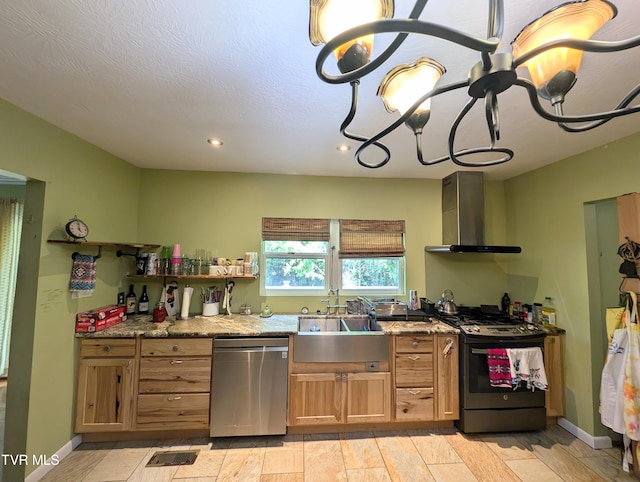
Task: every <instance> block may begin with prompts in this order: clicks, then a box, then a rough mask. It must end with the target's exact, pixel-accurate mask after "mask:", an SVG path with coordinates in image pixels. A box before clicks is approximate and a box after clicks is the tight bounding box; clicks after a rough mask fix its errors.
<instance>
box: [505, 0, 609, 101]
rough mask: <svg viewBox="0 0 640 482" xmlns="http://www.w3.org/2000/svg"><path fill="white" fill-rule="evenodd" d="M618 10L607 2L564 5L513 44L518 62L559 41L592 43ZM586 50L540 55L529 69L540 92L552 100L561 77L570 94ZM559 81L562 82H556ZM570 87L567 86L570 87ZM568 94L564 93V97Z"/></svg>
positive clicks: (527, 64) (591, 0)
mask: <svg viewBox="0 0 640 482" xmlns="http://www.w3.org/2000/svg"><path fill="white" fill-rule="evenodd" d="M616 13H617V11H616V7H615V6H614V5H612V4H611V3H609V2H608V1H606V0H588V1H584V2H573V3H566V4H563V5H560V6H558V7H556V8H554V9H553V10H550V11H549V12H547V13H545V14H544V15H543V16H542V17H540V18H539V19H537V20H535V21H534V22H532V23H530V24H529V25H527V26H526V27H525V28H524V29H523V30H522V31H521V32H520V33H519V34H518V36H517V37H516V38H515V40H514V41H513V42H512V43H511V46H512V48H513V56H514V58H515V59H517V58H518V57H521V56H522V55H524V54H526V53H527V52H529V51H531V50H533V49H534V48H536V47H539V46H541V45H543V44H545V43H547V42H550V41H552V40H558V39H579V40H588V39H589V38H591V36H592V35H593V34H594V33H596V32H597V31H598V30H599V29H600V27H602V26H603V25H604V24H605V23H607V22H608V21H609V20H611V19H612V18H613V17H615V15H616ZM582 53H583V52H582V50H577V49H570V48H566V47H558V48H554V49H551V50H547V51H546V52H543V53H541V54H540V55H536V56H535V57H533V58H532V59H531V60H529V61H528V62H525V63H524V64H523V66H525V67H527V69H528V71H529V75H530V76H531V80H532V81H533V84H534V85H535V86H536V89H538V93H539V94H540V96H541V97H543V98H545V99H552V98H553V97H554V96H555V95H556V94H557V92H554V90H555V89H554V88H553V87H552V85H553V84H552V81H554V78H555V77H556V76H558V75H560V76H562V77H564V78H565V79H566V80H565V81H563V82H562V83H563V84H565V85H564V88H566V90H567V91H568V90H569V89H570V88H571V87H572V85H573V82H574V81H575V78H576V76H577V74H578V69H579V68H580V62H581V60H582ZM556 82H558V79H556ZM567 83H568V84H569V85H566V84H567ZM565 93H566V91H565V92H562V93H561V94H562V96H564V94H565Z"/></svg>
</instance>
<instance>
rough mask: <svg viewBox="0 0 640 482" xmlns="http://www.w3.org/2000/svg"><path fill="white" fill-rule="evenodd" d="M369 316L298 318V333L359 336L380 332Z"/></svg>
mask: <svg viewBox="0 0 640 482" xmlns="http://www.w3.org/2000/svg"><path fill="white" fill-rule="evenodd" d="M380 330H381V329H380V326H379V325H378V324H377V323H376V322H375V321H373V320H371V319H370V318H369V317H368V316H355V317H354V316H348V315H347V316H310V317H306V316H305V317H303V316H301V317H299V318H298V333H326V332H339V333H345V334H347V333H351V332H357V333H359V334H363V333H368V332H376V331H380Z"/></svg>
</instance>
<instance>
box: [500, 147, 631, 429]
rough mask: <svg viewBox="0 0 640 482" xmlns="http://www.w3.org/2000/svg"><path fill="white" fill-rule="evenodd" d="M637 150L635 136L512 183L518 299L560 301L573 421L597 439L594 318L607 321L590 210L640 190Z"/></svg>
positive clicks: (509, 200) (513, 273)
mask: <svg viewBox="0 0 640 482" xmlns="http://www.w3.org/2000/svg"><path fill="white" fill-rule="evenodd" d="M638 152H640V135H635V136H631V137H628V138H625V139H622V140H620V141H617V142H615V143H611V144H609V145H607V146H601V147H599V148H597V149H594V150H591V151H589V152H586V153H583V154H581V155H579V156H574V157H571V158H569V159H566V160H563V161H561V162H557V163H555V164H551V165H549V166H547V167H544V168H541V169H538V170H536V171H533V172H530V173H527V174H524V175H522V176H518V177H516V178H513V179H510V180H508V181H506V183H505V200H506V206H507V218H508V219H509V223H508V229H509V235H510V236H511V237H512V238H514V239H517V240H518V243H519V244H520V245H521V246H522V249H523V251H522V254H521V255H520V256H519V257H518V258H517V260H516V261H515V262H514V263H512V264H511V265H510V268H509V277H508V281H507V283H508V285H509V288H510V291H511V293H512V297H511V299H512V300H513V299H516V298H519V299H524V300H531V299H535V300H543V299H544V297H545V296H551V297H552V298H553V300H554V302H555V305H556V309H557V311H558V325H559V326H560V327H562V328H564V329H566V330H567V334H566V344H565V384H566V389H565V394H566V399H567V416H566V418H567V419H568V420H569V421H571V422H572V423H574V424H575V425H577V426H579V427H580V428H582V429H583V430H585V431H586V432H588V433H590V434H596V435H597V434H605V433H606V431H605V430H604V429H603V427H602V426H601V425H600V423H599V416H598V406H597V403H596V401H595V400H597V397H595V396H593V397H592V394H593V392H594V391H596V392H598V391H599V386H598V385H596V382H599V377H598V372H599V371H600V370H601V368H602V358H601V353H602V348H601V347H602V344H603V340H601V339H593V337H592V336H591V332H592V330H591V326H590V325H591V323H592V322H591V321H590V320H591V319H593V320H594V321H593V323H598V322H600V323H604V317H603V316H604V314H603V313H590V311H589V302H590V292H589V289H588V278H587V274H588V273H587V250H586V237H585V234H586V231H587V229H586V227H585V205H586V204H587V203H592V202H594V201H600V200H607V199H610V198H615V197H617V196H620V195H622V194H625V193H629V192H635V191H639V190H640V163H638V162H637V159H638ZM513 162H517V161H516V160H514V161H513ZM615 236H616V237H617V232H616V233H615ZM618 265H619V263H618V262H616V264H615V269H617V267H618ZM618 283H619V280H616V289H617V286H618ZM594 295H595V296H599V293H594ZM597 332H598V331H597V330H594V333H597ZM592 354H594V355H593V356H592ZM595 354H597V355H595ZM588 360H590V362H591V363H589V362H588Z"/></svg>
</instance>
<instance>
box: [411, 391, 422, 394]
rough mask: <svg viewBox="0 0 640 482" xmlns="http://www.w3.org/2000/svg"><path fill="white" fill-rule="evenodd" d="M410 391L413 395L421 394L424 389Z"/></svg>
mask: <svg viewBox="0 0 640 482" xmlns="http://www.w3.org/2000/svg"><path fill="white" fill-rule="evenodd" d="M409 393H410V394H411V395H420V393H422V391H421V390H409Z"/></svg>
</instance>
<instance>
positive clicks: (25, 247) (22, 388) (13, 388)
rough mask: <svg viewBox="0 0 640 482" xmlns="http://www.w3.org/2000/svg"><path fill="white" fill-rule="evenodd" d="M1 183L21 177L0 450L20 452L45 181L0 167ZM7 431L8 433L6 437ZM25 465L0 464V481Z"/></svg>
mask: <svg viewBox="0 0 640 482" xmlns="http://www.w3.org/2000/svg"><path fill="white" fill-rule="evenodd" d="M0 176H1V179H2V180H3V181H4V184H2V183H0V185H2V186H3V187H0V189H2V190H3V192H5V193H8V192H9V191H10V190H11V191H13V193H14V194H15V190H17V189H18V188H15V187H14V188H11V189H9V188H8V187H6V184H8V179H16V178H17V179H21V180H22V188H21V190H22V199H23V202H24V207H23V221H22V227H21V236H20V242H19V259H18V268H17V276H16V280H15V296H14V300H13V301H14V303H13V310H12V316H11V331H10V334H9V336H10V343H9V344H8V346H10V348H9V361H8V372H7V378H6V381H7V383H6V392H5V400H6V404H4V406H3V407H2V408H3V409H4V427H3V430H2V431H1V432H0V433H1V434H2V438H3V450H2V453H12V454H24V453H26V448H27V426H28V417H29V394H30V388H31V368H32V355H33V339H34V333H35V314H36V298H37V296H36V295H37V288H38V276H39V270H40V249H41V244H42V215H43V212H44V193H45V186H46V185H45V183H44V182H42V181H38V180H32V179H27V178H25V177H24V176H21V175H20V174H14V173H9V172H6V171H2V170H0ZM7 434H11V436H10V437H8V436H7ZM24 472H25V467H24V466H21V465H11V464H9V465H4V464H0V480H3V479H4V480H23V479H24Z"/></svg>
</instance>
